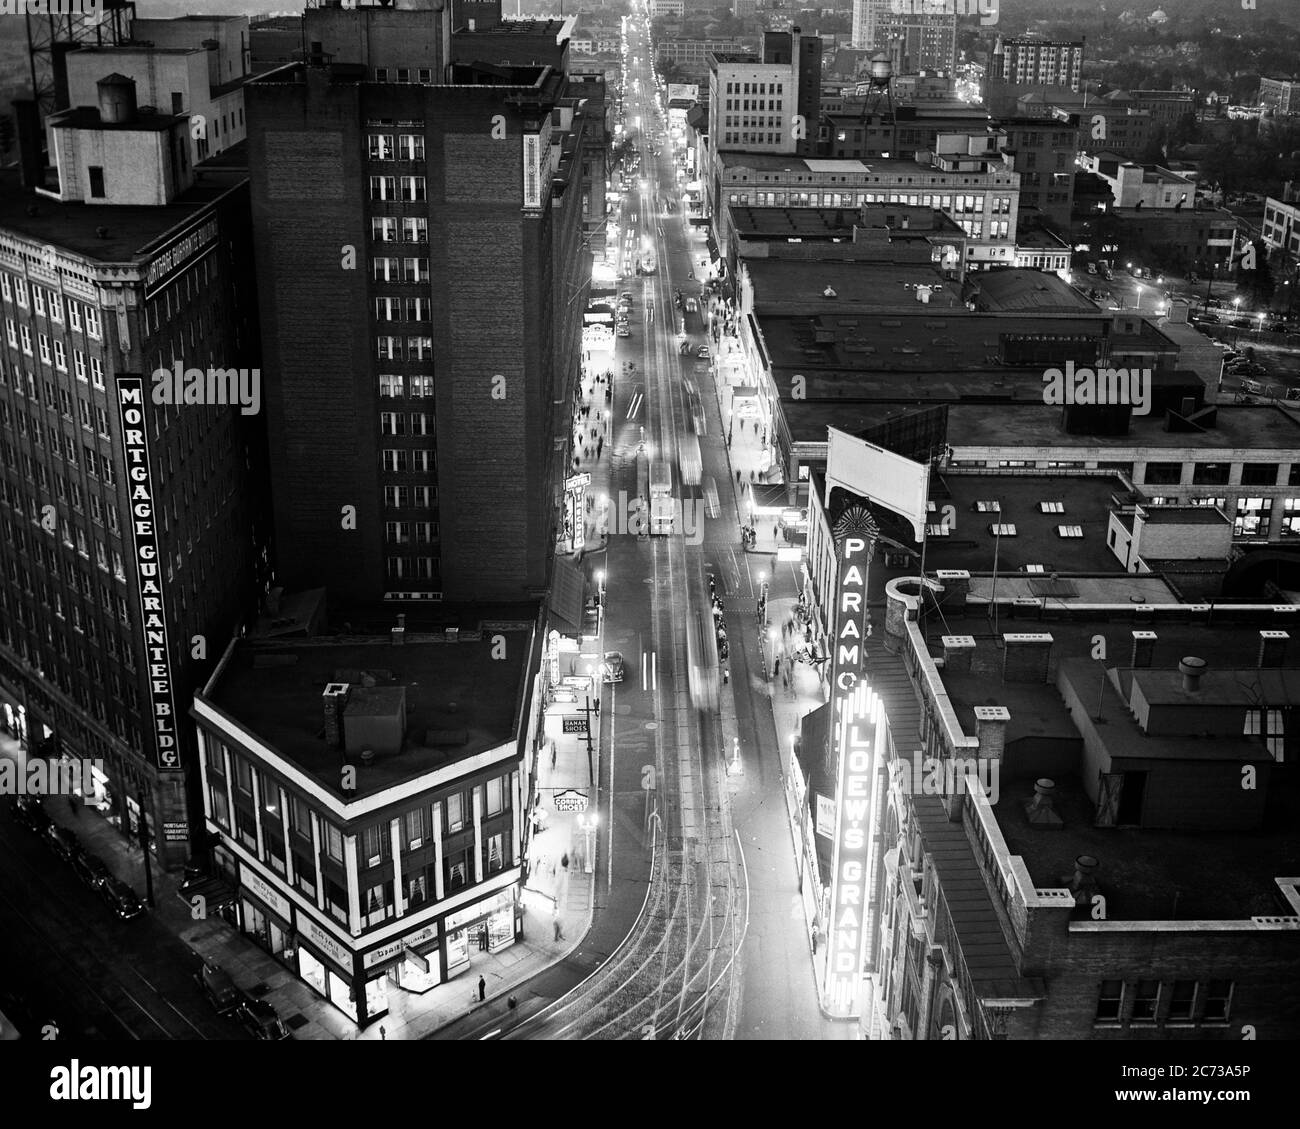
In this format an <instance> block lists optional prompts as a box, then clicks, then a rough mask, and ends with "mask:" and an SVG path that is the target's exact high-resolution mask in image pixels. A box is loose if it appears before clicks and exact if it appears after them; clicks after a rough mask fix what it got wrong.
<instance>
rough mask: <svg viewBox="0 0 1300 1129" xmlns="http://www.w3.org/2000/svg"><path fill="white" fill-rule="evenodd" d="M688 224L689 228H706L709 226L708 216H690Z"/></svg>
mask: <svg viewBox="0 0 1300 1129" xmlns="http://www.w3.org/2000/svg"><path fill="white" fill-rule="evenodd" d="M690 223H691V227H708V226H709V217H708V216H691V220H690Z"/></svg>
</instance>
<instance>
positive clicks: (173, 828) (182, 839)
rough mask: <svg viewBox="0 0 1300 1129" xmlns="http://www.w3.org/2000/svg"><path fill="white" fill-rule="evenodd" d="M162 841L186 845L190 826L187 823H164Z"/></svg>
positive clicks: (188, 839)
mask: <svg viewBox="0 0 1300 1129" xmlns="http://www.w3.org/2000/svg"><path fill="white" fill-rule="evenodd" d="M163 840H164V841H165V842H168V843H188V842H189V841H190V825H189V824H188V823H164V824H163Z"/></svg>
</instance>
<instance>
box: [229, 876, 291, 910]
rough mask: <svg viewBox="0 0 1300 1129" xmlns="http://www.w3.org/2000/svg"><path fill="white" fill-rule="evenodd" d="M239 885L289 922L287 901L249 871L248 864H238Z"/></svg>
mask: <svg viewBox="0 0 1300 1129" xmlns="http://www.w3.org/2000/svg"><path fill="white" fill-rule="evenodd" d="M239 884H240V885H241V886H243V887H244V889H245V890H247V891H248V892H249V893H250V894H252V895H253V896H254V897H256V898H260V899H261V900H262V901H263V902H265V903H266V904H267V906H269V907H270V908H271V909H273V910H274V911H275V912H276V913H278V914H279V915H280V916H281V917H282V918H284V920H285V921H289V920H290V918H289V913H290V908H289V899H288V898H286V897H285V896H284V895H283V894H281V893H280V892H279V891H278V890H277V889H276V888H275V887H274V886H272V885H271V884H270V883H269V882H267V881H266V879H264V878H263V877H262V876H261V875H259V874H257V873H256V872H254V871H253V870H251V869H250V868H249V866H248V864H247V863H244V862H241V863H240V864H239Z"/></svg>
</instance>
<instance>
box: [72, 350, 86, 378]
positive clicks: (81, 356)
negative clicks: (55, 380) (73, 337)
mask: <svg viewBox="0 0 1300 1129" xmlns="http://www.w3.org/2000/svg"><path fill="white" fill-rule="evenodd" d="M72 371H73V373H74V374H75V375H76V377H77V379H78V380H80V381H81V382H82V383H83V384H84V383H85V382H86V354H85V353H83V352H82V351H81V350H80V349H73V350H72Z"/></svg>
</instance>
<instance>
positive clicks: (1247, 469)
mask: <svg viewBox="0 0 1300 1129" xmlns="http://www.w3.org/2000/svg"><path fill="white" fill-rule="evenodd" d="M1277 472H1278V467H1277V464H1276V463H1242V464H1241V484H1242V485H1243V486H1276V485H1277Z"/></svg>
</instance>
